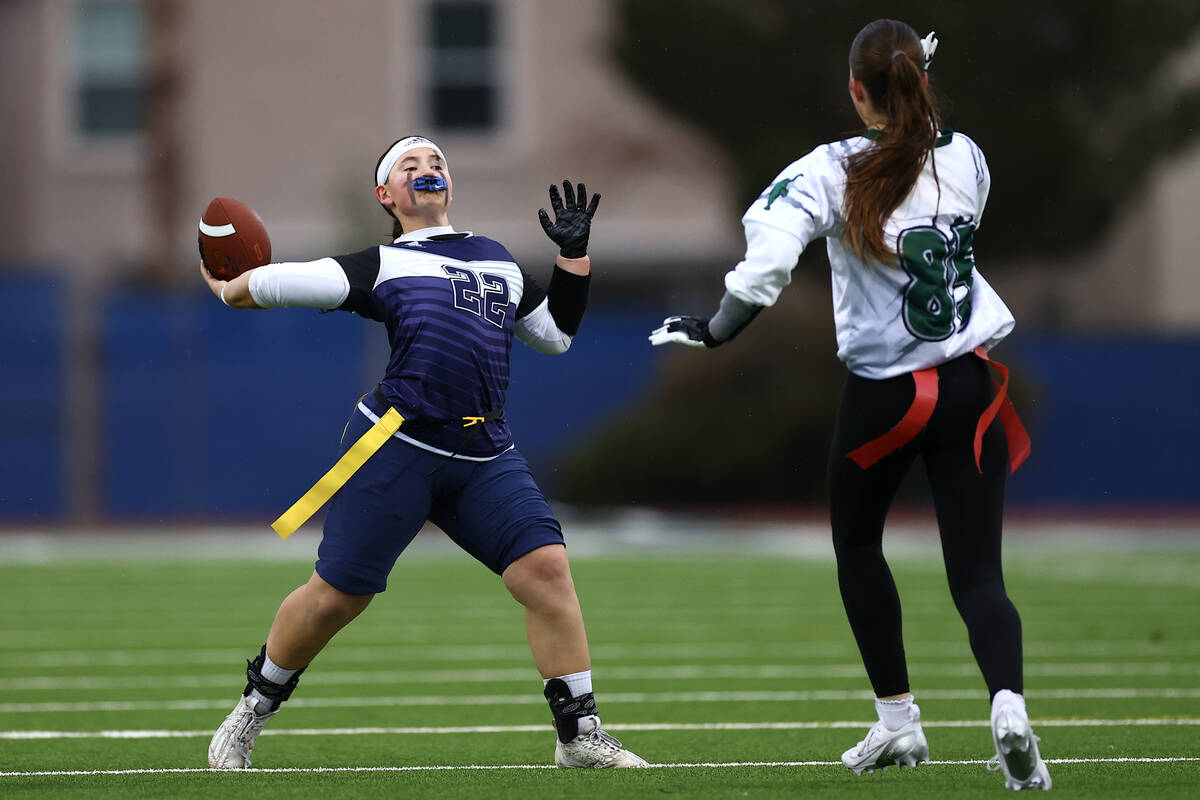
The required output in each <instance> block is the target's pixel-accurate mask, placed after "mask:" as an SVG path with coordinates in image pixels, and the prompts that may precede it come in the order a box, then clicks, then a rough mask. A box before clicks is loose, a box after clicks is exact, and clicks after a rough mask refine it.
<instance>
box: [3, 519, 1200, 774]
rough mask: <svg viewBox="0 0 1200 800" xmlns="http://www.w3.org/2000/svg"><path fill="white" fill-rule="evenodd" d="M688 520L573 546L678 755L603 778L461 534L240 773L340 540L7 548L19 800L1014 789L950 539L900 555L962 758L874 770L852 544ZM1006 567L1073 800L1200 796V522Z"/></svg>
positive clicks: (618, 695) (1033, 554)
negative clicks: (839, 563)
mask: <svg viewBox="0 0 1200 800" xmlns="http://www.w3.org/2000/svg"><path fill="white" fill-rule="evenodd" d="M644 527H648V528H653V525H648V526H644ZM815 527H816V528H817V529H818V530H819V526H815ZM1077 527H1078V526H1077ZM686 528H687V525H686V524H682V525H679V524H676V525H674V526H673V527H671V529H670V530H664V531H663V535H662V536H656V535H652V534H653V531H651V533H650V534H647V535H646V536H643V537H641V538H640V539H638V537H633V539H630V538H629V537H620V536H613V537H611V538H606V537H605V533H604V531H603V529H593V530H592V531H591V532H590V535H587V536H581V537H580V538H579V540H578V542H579V546H578V547H576V546H575V544H572V551H571V552H572V554H573V568H574V573H575V580H576V585H577V588H578V591H579V595H580V598H581V600H582V602H583V606H584V613H585V616H586V618H587V623H588V630H589V635H590V639H591V643H592V655H593V674H594V681H595V689H596V698H597V703H598V706H599V711H600V714H601V716H602V717H603V718H604V721H605V727H606V728H607V729H608V730H610V731H611V732H612V733H613V734H615V735H617V736H618V737H620V738H621V739H622V740H623V741H624V742H625V744H626V745H627V746H628V747H629V748H630V749H631V750H633V751H634V752H637V753H638V754H640V755H642V756H643V757H645V758H646V759H647V760H649V761H650V762H651V763H652V764H654V765H657V766H656V767H655V768H652V769H649V770H626V771H594V772H583V771H567V770H557V769H554V768H553V767H552V764H553V750H554V734H553V731H552V729H551V725H550V713H549V709H548V708H547V707H546V704H545V701H544V700H543V699H542V697H541V681H540V679H539V677H538V676H537V674H536V672H535V671H534V669H533V666H532V661H531V658H530V656H529V652H528V649H527V647H526V645H525V639H524V628H523V620H522V615H521V611H520V608H519V607H518V606H517V604H516V603H515V602H514V601H513V600H512V599H511V598H510V597H509V596H508V594H507V593H506V592H505V590H504V588H503V586H502V585H501V583H500V582H499V580H498V579H496V578H495V577H494V576H493V575H492V574H491V573H490V572H488V571H487V570H486V569H485V568H483V567H481V566H479V565H478V564H476V563H475V562H473V561H472V560H471V559H470V558H469V557H467V556H466V555H465V554H459V553H457V552H456V551H453V550H451V549H450V548H447V547H446V546H444V545H443V544H441V543H440V540H439V539H438V538H437V537H436V536H432V537H431V536H427V535H423V536H422V537H421V540H420V541H421V542H430V543H431V544H428V545H420V543H419V546H417V547H416V548H414V552H412V553H410V554H407V555H406V556H404V557H402V558H401V560H400V562H399V564H398V566H397V568H396V570H395V571H394V572H393V573H392V577H391V581H390V585H389V589H388V591H387V592H386V593H384V594H382V595H380V596H379V597H377V598H376V600H375V601H374V602H373V603H372V605H371V606H370V607H369V608H368V609H367V611H366V612H364V614H363V615H362V617H360V618H359V619H358V620H357V621H356V622H354V623H353V624H352V625H351V626H350V627H348V628H347V629H346V630H344V631H343V632H342V633H341V634H339V635H338V637H337V638H336V639H335V640H334V642H333V643H332V644H331V645H330V646H329V647H328V648H327V649H326V651H325V652H324V653H322V654H321V656H320V657H319V658H318V659H317V661H316V662H315V663H314V664H313V666H312V667H311V668H310V669H309V670H308V672H306V673H305V675H304V677H303V679H302V680H301V682H300V687H299V689H298V690H297V692H296V694H295V695H294V697H293V699H292V700H291V701H290V702H289V703H288V704H287V705H286V706H285V707H284V708H283V710H282V711H281V712H280V714H279V715H278V716H277V717H276V718H275V719H274V720H273V721H272V723H271V724H270V726H269V727H268V728H267V730H266V732H265V733H264V734H263V736H262V737H261V738H260V739H259V744H258V747H257V748H256V749H255V752H254V767H255V769H253V770H250V771H246V772H241V773H218V772H213V771H209V770H208V769H207V762H206V748H207V746H208V740H209V738H210V737H211V735H212V732H213V731H214V730H215V729H216V727H217V725H218V724H219V723H220V722H221V720H222V719H223V718H224V716H225V714H226V713H228V711H229V710H230V709H231V708H232V707H233V705H234V703H235V701H236V699H237V697H238V695H239V694H240V691H241V688H242V686H243V685H244V683H245V677H244V662H245V659H247V658H249V657H252V656H253V655H255V654H256V653H257V652H258V648H259V646H260V645H261V643H262V641H263V640H264V638H265V635H266V630H267V628H268V626H269V624H270V621H271V618H272V616H273V614H274V611H275V609H276V607H277V606H278V603H279V601H280V600H281V599H282V598H283V597H284V595H285V594H286V593H287V592H289V591H290V590H291V589H292V588H294V587H295V586H296V585H298V584H299V583H301V582H303V581H304V580H305V579H306V578H307V576H308V574H309V571H310V568H311V554H312V552H313V550H314V549H315V543H316V535H315V534H314V533H313V532H311V531H306V532H304V533H302V534H301V535H299V536H298V537H296V538H294V539H293V540H290V541H289V542H287V543H282V542H280V541H279V540H278V539H273V534H271V533H270V531H269V530H266V529H262V530H256V531H254V532H247V533H245V534H244V536H239V537H237V538H231V537H229V536H228V535H225V536H219V535H218V536H214V535H205V534H202V533H199V532H193V531H161V532H148V533H145V534H143V535H142V536H139V537H137V538H136V539H134V540H130V539H127V538H120V537H108V538H104V537H97V538H72V537H62V536H58V537H56V536H53V535H49V534H46V535H41V536H27V537H18V536H0V797H5V798H9V797H13V798H16V797H89V798H90V797H113V798H116V797H121V798H127V797H148V796H155V797H172V798H175V797H217V796H246V797H250V796H253V797H256V798H275V797H301V796H303V797H313V796H317V795H320V796H321V797H322V798H342V797H345V798H366V797H474V796H478V797H489V798H490V797H520V798H531V797H554V798H562V797H572V796H574V797H595V798H626V797H658V796H668V795H669V796H673V797H763V798H765V797H796V796H805V795H806V796H820V797H856V798H858V797H880V798H897V797H921V798H942V797H946V798H950V797H954V798H960V797H976V796H997V795H999V794H1000V793H1002V792H1003V791H1004V789H1003V784H1004V780H1003V777H1002V776H1001V775H1000V774H999V773H992V772H989V771H988V770H987V769H986V768H985V766H984V761H985V760H986V759H987V758H989V757H990V756H991V755H992V744H991V736H990V732H989V730H988V727H987V717H988V704H987V695H986V691H985V690H984V687H983V682H982V679H981V678H980V676H979V674H978V670H977V669H976V667H975V664H974V661H973V659H972V657H971V653H970V650H969V648H968V645H967V641H966V634H965V630H964V628H963V625H962V623H961V621H960V620H959V618H958V616H957V615H956V613H955V611H954V608H953V605H952V603H951V601H950V597H949V592H948V590H947V588H946V581H945V576H944V573H943V568H942V564H941V560H940V556H939V554H938V549H937V547H936V542H935V541H934V540H932V539H931V538H930V537H929V536H924V537H923V538H922V537H917V538H915V539H905V538H903V537H892V536H891V534H889V539H888V544H887V545H886V546H887V549H888V552H889V558H890V560H891V563H892V566H893V571H894V573H895V575H896V579H897V583H898V584H899V587H900V593H901V598H902V600H903V603H904V614H905V640H906V645H907V649H908V655H909V661H910V673H911V677H912V681H913V690H914V693H915V694H916V698H917V702H918V703H919V705H920V706H921V710H922V722H923V724H924V726H925V731H926V735H927V736H928V738H929V743H930V748H931V755H932V758H933V762H931V763H929V764H926V765H922V766H921V767H919V768H918V769H915V770H904V771H903V772H897V771H896V770H894V769H891V770H888V771H886V772H881V773H876V774H874V775H863V776H861V777H857V776H855V775H853V774H852V773H850V772H849V771H848V770H846V769H845V768H844V767H842V766H841V764H840V761H839V760H838V759H839V756H840V754H841V752H842V750H844V749H846V748H847V747H850V746H852V745H853V744H854V743H855V742H856V741H858V740H859V739H861V738H862V736H863V735H864V734H865V732H866V730H867V728H868V727H869V725H870V724H871V722H872V721H873V719H874V709H873V706H872V703H871V693H870V691H869V685H868V683H867V681H866V677H865V674H864V672H863V669H862V665H861V662H860V661H859V657H858V653H857V650H856V648H855V646H854V642H853V639H852V637H851V635H850V631H849V628H848V626H847V623H846V621H845V616H844V614H843V612H842V608H841V603H840V600H839V598H838V594H837V587H836V580H835V575H834V571H833V562H832V557H831V554H830V553H829V552H828V546H827V545H826V544H825V542H824V540H823V538H821V537H820V536H819V535H818V536H817V537H816V538H812V537H807V536H800V535H797V536H792V535H791V534H790V533H789V532H788V531H786V530H781V531H776V532H775V534H773V535H771V536H769V537H759V538H756V537H753V536H728V535H726V536H715V535H702V534H699V533H698V534H697V535H696V536H695V537H694V538H688V536H687V534H686V532H685V531H686ZM1080 532H1081V531H1080V530H1078V529H1077V530H1075V533H1080ZM1082 532H1083V533H1086V526H1083V529H1082ZM568 535H569V539H568V541H569V542H571V541H572V540H571V538H570V533H569V534H568ZM768 541H769V542H773V543H774V544H770V545H765V544H764V542H768ZM1005 565H1006V570H1007V583H1008V588H1009V593H1010V595H1011V596H1012V598H1013V600H1014V601H1015V603H1016V604H1017V607H1018V609H1019V610H1020V612H1021V615H1022V620H1023V623H1024V635H1025V664H1026V690H1027V691H1026V693H1027V697H1028V702H1029V709H1030V713H1031V716H1032V718H1033V720H1034V725H1035V730H1036V731H1037V733H1038V734H1039V735H1040V736H1041V738H1042V744H1041V747H1042V754H1043V756H1044V757H1046V758H1047V760H1048V761H1049V762H1050V770H1051V773H1052V776H1053V779H1054V789H1053V791H1054V792H1056V793H1057V794H1058V795H1060V796H1066V797H1155V798H1173V797H1181V798H1182V797H1197V796H1200V535H1197V534H1195V533H1193V534H1187V533H1186V532H1185V534H1184V535H1177V536H1175V537H1173V538H1169V539H1148V538H1141V539H1139V538H1136V537H1126V538H1121V539H1112V538H1111V537H1110V538H1103V539H1100V538H1094V537H1089V536H1086V535H1082V536H1080V535H1073V536H1071V537H1066V538H1052V537H1046V536H1041V535H1030V534H1026V535H1016V536H1013V537H1010V539H1009V541H1008V545H1007V547H1006V557H1005Z"/></svg>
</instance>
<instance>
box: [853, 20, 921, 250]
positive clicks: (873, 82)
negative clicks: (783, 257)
mask: <svg viewBox="0 0 1200 800" xmlns="http://www.w3.org/2000/svg"><path fill="white" fill-rule="evenodd" d="M923 64H924V54H923V53H922V51H921V40H920V38H919V37H918V36H917V32H916V31H914V30H913V29H912V28H911V27H910V26H908V25H906V24H904V23H903V22H898V21H896V20H891V19H880V20H875V21H874V22H872V23H870V24H869V25H867V26H866V27H865V28H863V29H862V30H861V31H859V32H858V35H857V36H855V37H854V43H853V44H852V45H851V46H850V75H851V76H852V77H854V78H855V79H857V80H859V81H862V83H863V85H864V87H865V88H866V90H867V95H868V96H869V97H870V99H871V103H872V105H874V106H875V108H876V109H877V110H878V111H879V112H880V113H881V114H883V115H884V116H885V117H886V118H887V127H886V128H884V130H882V131H880V132H879V135H878V136H877V137H876V138H875V139H874V141H873V142H872V143H871V145H870V146H869V147H867V148H866V149H865V150H862V151H860V152H858V153H855V154H854V155H852V156H850V157H849V158H848V159H847V161H846V195H845V208H844V209H843V210H844V213H845V226H844V228H843V234H842V236H843V238H844V239H845V240H846V242H847V244H848V245H849V247H850V249H851V250H853V251H855V252H856V253H858V254H859V256H861V257H863V258H867V257H870V258H874V259H876V260H878V261H883V262H885V263H887V262H894V261H895V259H896V251H895V250H894V249H893V248H891V247H889V246H888V244H887V243H886V242H885V241H884V238H883V224H884V222H886V221H887V219H888V217H890V216H891V215H892V212H893V211H895V210H896V208H897V207H898V206H899V205H900V204H901V203H902V202H904V198H906V197H908V193H909V192H911V191H912V188H913V186H914V185H916V182H917V177H918V176H919V175H920V174H921V169H922V168H923V167H924V166H925V159H926V158H928V157H930V155H931V153H932V152H933V148H934V146H935V145H936V144H937V137H938V128H939V125H938V113H937V107H936V106H935V104H934V101H933V97H932V96H931V95H930V93H929V87H928V86H926V85H925V81H924V69H923V66H922V65H923ZM936 177H937V167H936V166H935V167H934V178H935V179H936Z"/></svg>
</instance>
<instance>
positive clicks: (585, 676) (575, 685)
mask: <svg viewBox="0 0 1200 800" xmlns="http://www.w3.org/2000/svg"><path fill="white" fill-rule="evenodd" d="M552 680H554V679H553V678H542V686H545V685H546V684H547V683H549V682H550V681H552ZM558 680H560V681H562V682H563V683H565V684H566V685H567V688H568V689H570V690H571V697H579V695H581V694H587V693H588V692H590V691H591V690H592V671H591V670H590V669H585V670H584V671H583V672H572V673H571V674H570V675H559V676H558Z"/></svg>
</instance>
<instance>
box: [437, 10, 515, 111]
mask: <svg viewBox="0 0 1200 800" xmlns="http://www.w3.org/2000/svg"><path fill="white" fill-rule="evenodd" d="M497 14H498V10H497V8H496V4H495V3H493V2H466V1H465V0H441V1H439V2H434V3H432V4H431V5H430V14H429V24H430V36H429V41H430V42H431V43H432V49H431V51H430V54H431V58H432V60H433V63H432V64H431V69H430V75H431V83H430V87H429V92H430V103H431V106H432V110H431V116H432V122H433V124H434V126H435V127H436V128H438V129H441V130H456V131H482V130H489V129H492V128H495V127H496V125H497V124H498V122H499V120H498V113H499V94H500V88H499V86H498V83H497V75H496V68H497V52H496V51H497V41H496V40H497V36H496V25H497V18H496V17H497Z"/></svg>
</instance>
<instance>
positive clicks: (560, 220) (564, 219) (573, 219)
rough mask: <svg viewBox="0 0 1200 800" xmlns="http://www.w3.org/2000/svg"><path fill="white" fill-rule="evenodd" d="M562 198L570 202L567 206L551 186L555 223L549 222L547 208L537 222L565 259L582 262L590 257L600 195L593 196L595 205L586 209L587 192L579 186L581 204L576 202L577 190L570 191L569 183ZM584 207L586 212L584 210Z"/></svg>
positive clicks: (542, 209) (539, 214)
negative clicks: (574, 259)
mask: <svg viewBox="0 0 1200 800" xmlns="http://www.w3.org/2000/svg"><path fill="white" fill-rule="evenodd" d="M563 195H564V196H565V197H566V201H567V202H566V204H565V205H564V203H563V201H562V198H560V197H559V194H558V187H557V186H553V185H552V186H551V187H550V208H552V209H553V210H554V222H553V223H551V222H550V216H549V215H548V214H547V213H546V209H544V208H539V209H538V219H539V220H541V222H542V229H543V230H545V231H546V235H547V236H549V237H550V238H551V239H553V240H554V243H555V244H556V245H558V248H559V252H560V253H562V255H563V258H583V257H584V256H586V255H587V244H588V234H589V233H590V232H591V229H592V215H593V214H595V213H596V206H597V205H598V204H599V203H600V195H598V194H594V195H592V204H591V205H587V188H586V187H585V186H584V185H583V184H582V183H581V184H579V200H578V202H576V199H575V190H574V189H572V188H571V182H570V181H563ZM584 206H587V208H586V209H584Z"/></svg>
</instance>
